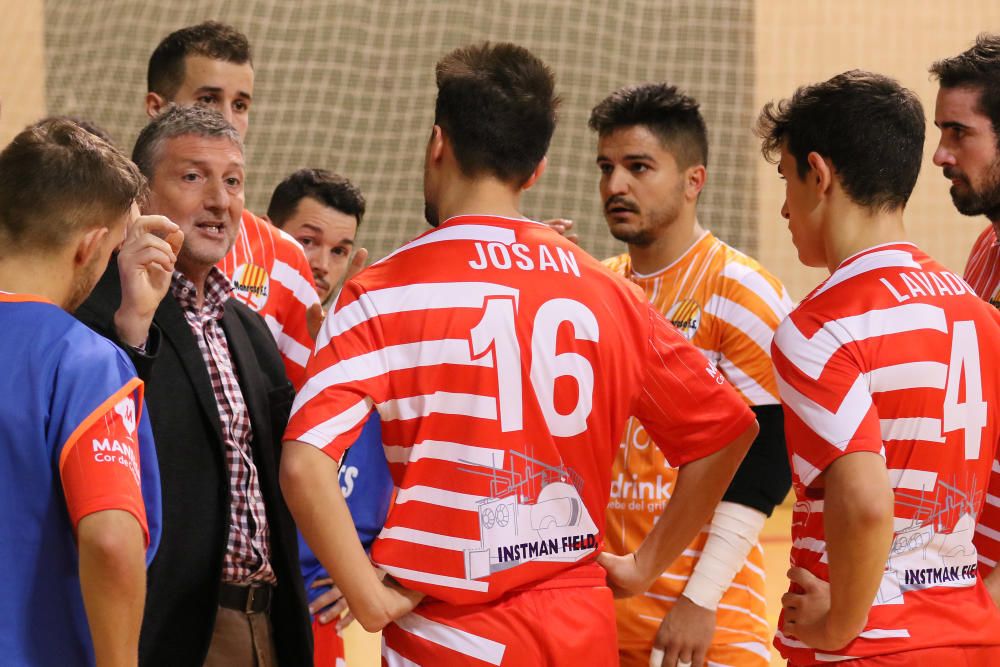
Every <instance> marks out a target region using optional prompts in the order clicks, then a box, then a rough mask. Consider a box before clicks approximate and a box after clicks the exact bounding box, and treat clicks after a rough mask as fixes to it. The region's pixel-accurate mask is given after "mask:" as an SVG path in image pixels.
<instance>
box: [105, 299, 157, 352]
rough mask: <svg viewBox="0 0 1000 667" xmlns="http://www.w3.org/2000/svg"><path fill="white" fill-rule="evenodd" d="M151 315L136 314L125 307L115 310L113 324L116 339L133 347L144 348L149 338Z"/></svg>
mask: <svg viewBox="0 0 1000 667" xmlns="http://www.w3.org/2000/svg"><path fill="white" fill-rule="evenodd" d="M152 323H153V315H152V313H150V314H149V315H148V316H144V315H136V314H135V313H133V312H132V311H130V310H128V309H127V308H125V307H122V308H119V309H118V310H117V311H115V316H114V324H115V333H116V334H118V339H119V340H121V341H122V342H123V343H125V344H126V345H128V346H129V347H131V348H133V349H140V348H144V347H145V345H146V341H147V340H148V339H149V326H150V325H151V324H152Z"/></svg>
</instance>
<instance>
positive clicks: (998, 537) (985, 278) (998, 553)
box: [965, 225, 1000, 576]
mask: <svg viewBox="0 0 1000 667" xmlns="http://www.w3.org/2000/svg"><path fill="white" fill-rule="evenodd" d="M965 282H967V283H969V285H971V286H972V289H974V290H975V291H976V294H978V295H979V296H980V298H982V299H984V300H985V301H988V302H989V303H990V304H992V305H993V306H994V307H996V308H1000V245H998V244H997V235H996V230H995V229H994V228H993V225H989V226H988V227H987V228H986V229H984V230H983V233H982V234H980V235H979V238H978V239H976V243H975V244H974V245H973V246H972V252H970V253H969V261H968V262H967V263H966V265H965ZM998 456H1000V452H998ZM993 472H994V473H995V474H994V475H993V476H992V477H991V478H990V488H989V493H988V494H987V495H986V504H985V505H984V506H983V513H982V514H981V515H980V517H979V525H978V526H977V527H976V551H978V552H979V571H980V572H981V573H982V574H983V576H986V575H987V574H989V573H990V572H992V571H993V568H995V567H996V566H997V561H998V560H1000V461H994V462H993Z"/></svg>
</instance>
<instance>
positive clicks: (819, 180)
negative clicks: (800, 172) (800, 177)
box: [806, 151, 833, 194]
mask: <svg viewBox="0 0 1000 667" xmlns="http://www.w3.org/2000/svg"><path fill="white" fill-rule="evenodd" d="M806 160H807V161H808V162H809V169H810V170H811V173H808V174H806V179H807V180H810V181H812V182H813V183H814V184H815V185H816V188H817V190H818V191H819V192H821V193H824V194H825V193H827V192H829V190H830V186H831V185H833V165H831V164H830V163H829V162H827V161H826V159H825V158H824V157H823V156H822V155H820V154H819V153H817V152H816V151H810V153H809V155H807V156H806Z"/></svg>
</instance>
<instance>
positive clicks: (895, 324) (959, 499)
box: [772, 243, 1000, 665]
mask: <svg viewBox="0 0 1000 667" xmlns="http://www.w3.org/2000/svg"><path fill="white" fill-rule="evenodd" d="M997 340H1000V313H998V312H997V311H996V309H994V308H990V307H988V306H987V305H985V304H984V303H983V302H982V301H981V300H980V299H978V298H976V296H975V295H974V294H973V293H972V291H971V290H970V289H969V286H968V285H967V284H966V283H965V282H964V281H962V279H961V278H959V277H958V276H956V275H954V274H953V273H951V272H949V271H947V270H945V269H944V268H943V267H942V266H940V265H939V264H937V263H936V262H935V261H934V260H932V259H931V258H930V257H928V256H927V255H925V254H924V253H923V252H921V251H920V250H918V249H917V248H916V246H914V245H912V244H909V243H895V244H886V245H881V246H876V247H874V248H871V249H869V250H866V251H864V252H862V253H859V254H857V255H854V256H853V257H851V258H849V259H847V260H845V261H844V262H843V263H842V264H841V265H840V266H839V267H838V268H837V270H836V271H834V272H833V274H832V275H831V276H830V278H828V279H827V281H826V282H824V283H823V284H822V285H820V286H819V287H818V288H817V289H816V290H814V291H813V292H812V294H810V295H809V296H808V297H806V299H805V300H804V301H803V302H802V304H801V305H799V306H798V307H797V308H796V309H795V311H794V312H792V314H791V315H790V316H789V317H788V318H787V319H786V320H785V321H784V322H783V323H782V324H781V326H780V327H779V328H778V332H777V333H776V334H775V337H774V346H773V348H772V355H773V358H774V365H775V370H776V374H777V379H778V386H779V388H780V390H781V397H782V400H783V402H784V406H785V433H786V437H787V441H788V448H789V455H790V459H791V463H792V476H793V484H794V488H795V496H796V500H797V502H796V503H795V509H794V512H793V516H792V540H793V542H792V552H791V560H792V565H795V566H799V567H803V568H806V569H808V570H809V571H810V572H812V573H813V574H814V575H816V576H817V577H819V578H821V579H824V580H829V570H828V565H827V558H828V556H827V549H826V541H825V540H826V538H825V533H824V527H823V503H824V489H823V488H822V486H820V485H816V484H814V482H815V481H816V480H817V478H818V477H819V476H820V475H821V474H822V473H823V471H824V470H826V469H827V467H828V466H830V465H831V464H832V463H833V462H834V461H835V460H837V459H838V458H839V457H841V456H843V455H845V454H849V453H853V452H872V453H875V454H879V455H881V456H883V457H884V458H885V463H886V467H887V468H888V470H889V481H890V484H891V485H892V489H893V495H894V497H895V507H894V527H895V535H894V538H893V543H892V547H891V549H890V551H889V558H888V560H887V561H886V564H885V573H884V575H883V578H882V583H881V585H880V588H879V591H878V594H877V595H876V598H875V601H874V602H873V603H872V608H871V611H870V612H869V614H868V622H867V624H866V625H865V629H864V631H863V632H862V633H861V634H860V635H859V637H858V638H856V639H855V640H854V641H852V642H851V643H849V644H848V645H847V646H845V647H843V648H842V649H840V650H838V651H836V652H822V651H814V650H812V649H810V648H808V647H807V646H806V645H805V644H803V643H802V642H800V641H798V640H796V639H795V638H794V637H786V636H785V635H783V634H782V633H781V632H779V633H778V634H777V635H776V637H775V642H774V643H775V646H776V647H777V648H778V649H779V650H780V651H781V654H782V656H784V657H785V658H787V659H788V660H789V661H790V662H791V663H793V664H796V665H811V664H827V663H829V662H831V661H839V660H848V659H850V658H851V657H867V656H873V655H887V654H892V653H898V652H902V651H912V650H916V649H923V648H931V647H938V646H976V645H984V646H985V645H997V644H1000V611H998V609H997V607H996V605H994V604H993V602H992V600H991V599H990V597H989V595H988V593H987V592H986V588H985V586H984V585H983V583H982V580H981V578H979V577H978V576H977V567H976V550H975V547H974V546H973V534H974V529H975V525H976V520H977V517H978V516H979V513H980V510H981V508H982V506H983V501H984V497H985V495H986V494H985V489H986V485H987V482H988V481H989V477H990V470H991V467H992V464H993V461H994V453H995V448H996V443H997V438H998V437H1000V419H998V418H997V413H996V406H997V405H998V404H1000V375H997V373H996V369H997V368H998V365H1000V350H998V348H997V346H996V341H997Z"/></svg>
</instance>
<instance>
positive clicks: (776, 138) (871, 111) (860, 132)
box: [754, 70, 925, 211]
mask: <svg viewBox="0 0 1000 667" xmlns="http://www.w3.org/2000/svg"><path fill="white" fill-rule="evenodd" d="M924 122H925V121H924V110H923V107H921V106H920V100H919V99H917V96H916V95H915V94H914V93H913V92H912V91H911V90H908V89H906V88H904V87H903V86H901V85H899V83H898V82H897V81H896V80H895V79H892V78H889V77H887V76H883V75H881V74H873V73H871V72H865V71H863V70H851V71H849V72H844V73H843V74H838V75H837V76H835V77H833V78H832V79H829V80H827V81H824V82H822V83H815V84H812V85H809V86H802V87H801V88H799V89H798V90H796V91H795V94H794V95H792V97H791V99H786V100H782V101H780V102H777V103H775V102H769V103H767V104H766V105H765V106H764V108H763V109H762V110H761V112H760V116H759V117H758V118H757V123H756V126H755V128H754V132H755V133H756V135H757V136H758V137H760V139H761V153H763V155H764V158H765V159H767V160H768V161H770V162H772V163H777V162H778V160H779V158H780V155H781V149H782V147H785V148H787V150H788V152H789V153H791V154H792V155H793V156H794V157H795V163H796V169H797V171H798V177H799V178H803V177H805V175H806V173H807V172H808V171H809V162H808V156H809V153H812V152H815V153H818V154H819V155H821V156H823V157H824V158H826V159H828V160H830V162H831V163H832V164H833V168H834V170H835V171H836V172H837V176H838V178H839V179H840V183H841V185H842V186H843V188H844V191H845V192H846V193H847V195H848V196H849V197H850V198H851V200H853V201H854V202H855V203H856V204H859V205H860V206H864V207H866V208H869V209H872V210H884V211H892V210H896V209H900V208H903V207H904V206H905V205H906V202H907V200H908V199H909V198H910V194H911V193H912V192H913V186H914V185H916V182H917V175H918V174H919V173H920V161H921V158H922V153H923V146H924ZM785 176H786V178H787V177H788V176H789V175H788V174H786V175H785Z"/></svg>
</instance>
